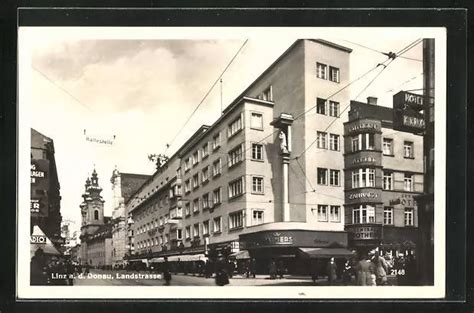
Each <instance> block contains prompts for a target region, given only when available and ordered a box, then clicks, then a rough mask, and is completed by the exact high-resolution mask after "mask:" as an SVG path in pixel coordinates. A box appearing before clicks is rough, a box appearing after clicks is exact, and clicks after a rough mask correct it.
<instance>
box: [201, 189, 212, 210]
mask: <svg viewBox="0 0 474 313" xmlns="http://www.w3.org/2000/svg"><path fill="white" fill-rule="evenodd" d="M210 206H211V199H210V198H209V193H205V194H203V195H202V209H203V210H206V209H209V207H210Z"/></svg>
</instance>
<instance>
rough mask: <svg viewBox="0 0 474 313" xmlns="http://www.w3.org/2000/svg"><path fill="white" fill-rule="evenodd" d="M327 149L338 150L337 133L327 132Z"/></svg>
mask: <svg viewBox="0 0 474 313" xmlns="http://www.w3.org/2000/svg"><path fill="white" fill-rule="evenodd" d="M329 149H330V150H334V151H339V135H335V134H329Z"/></svg>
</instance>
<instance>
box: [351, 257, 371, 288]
mask: <svg viewBox="0 0 474 313" xmlns="http://www.w3.org/2000/svg"><path fill="white" fill-rule="evenodd" d="M355 270H356V275H357V285H358V286H375V279H373V277H372V275H374V277H375V265H374V263H372V261H371V260H370V259H369V257H368V255H367V254H363V255H362V257H361V258H360V260H359V262H358V263H357V265H356V268H355Z"/></svg>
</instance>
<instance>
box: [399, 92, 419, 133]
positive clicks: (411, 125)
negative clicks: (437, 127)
mask: <svg viewBox="0 0 474 313" xmlns="http://www.w3.org/2000/svg"><path fill="white" fill-rule="evenodd" d="M423 108H424V106H423V96H422V95H417V94H414V93H410V92H406V91H400V92H399V93H397V94H396V95H394V96H393V129H395V130H400V131H406V132H412V133H420V132H422V131H423V130H424V129H425V118H424V112H423Z"/></svg>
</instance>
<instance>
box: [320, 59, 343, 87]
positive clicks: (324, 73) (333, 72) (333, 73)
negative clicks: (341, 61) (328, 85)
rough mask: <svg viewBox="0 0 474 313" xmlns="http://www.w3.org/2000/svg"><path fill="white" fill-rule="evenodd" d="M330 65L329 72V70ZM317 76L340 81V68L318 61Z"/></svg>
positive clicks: (336, 81)
mask: <svg viewBox="0 0 474 313" xmlns="http://www.w3.org/2000/svg"><path fill="white" fill-rule="evenodd" d="M328 67H329V72H328ZM316 77H317V78H321V79H329V80H330V81H332V82H335V83H339V82H340V74H339V68H337V67H334V66H328V65H327V64H324V63H319V62H316Z"/></svg>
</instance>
